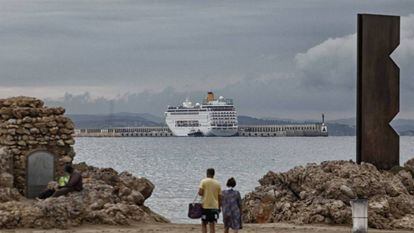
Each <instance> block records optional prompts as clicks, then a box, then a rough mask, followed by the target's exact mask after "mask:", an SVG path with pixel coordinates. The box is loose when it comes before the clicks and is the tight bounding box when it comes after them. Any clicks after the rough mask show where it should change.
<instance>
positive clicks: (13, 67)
mask: <svg viewBox="0 0 414 233" xmlns="http://www.w3.org/2000/svg"><path fill="white" fill-rule="evenodd" d="M412 9H414V2H407V1H404V0H402V1H398V0H397V1H393V2H392V3H390V1H386V0H378V1H366V2H363V3H362V2H360V1H349V0H343V1H335V2H332V1H322V0H317V1H313V2H312V3H310V2H307V1H272V0H264V1H260V2H252V1H244V0H241V1H237V4H236V2H234V1H219V0H217V1H216V0H213V1H208V2H205V1H204V2H191V1H185V0H178V1H174V2H170V1H123V2H114V1H107V0H99V1H97V0H91V1H81V0H70V1H66V0H62V1H59V2H53V1H42V4H35V3H33V2H32V1H27V0H22V1H13V0H5V1H2V6H1V7H0V33H1V35H2V36H1V37H0V82H1V86H0V95H1V96H2V97H5V96H10V95H34V96H37V97H41V98H47V100H48V103H50V104H53V105H63V106H65V107H67V108H68V111H69V112H72V113H82V112H84V113H94V112H99V113H108V112H109V111H110V110H111V107H110V106H111V105H114V111H132V112H150V113H154V114H157V115H161V114H162V113H163V111H164V110H165V108H166V106H167V105H176V104H179V103H180V102H181V101H182V100H183V99H184V98H185V97H186V96H190V97H192V99H193V100H194V101H197V100H201V99H202V98H203V96H204V94H205V92H206V91H208V90H213V91H215V92H216V93H217V94H219V95H224V96H226V97H233V98H234V99H235V102H236V104H237V105H238V109H239V111H240V113H242V114H249V115H256V116H279V117H293V118H302V119H303V118H317V117H319V113H321V112H326V113H327V116H328V117H332V118H334V117H345V116H352V115H354V112H355V79H356V67H355V66H356V61H355V57H356V54H355V53H356V48H355V40H356V39H355V35H354V34H353V33H354V31H355V23H356V13H358V12H366V11H368V10H369V11H373V12H378V13H393V14H401V15H407V14H408V13H412ZM413 20H414V19H413V16H412V15H410V16H408V17H403V18H402V40H401V46H400V50H399V51H397V52H398V55H397V57H396V60H397V62H398V64H399V65H400V67H401V84H402V85H401V86H402V89H404V90H412V89H413V88H414V86H413V82H412V81H410V80H411V79H410V78H409V77H408V76H409V75H410V74H413V73H414V71H413V69H414V68H413V67H414V66H412V65H411V63H412V62H411V61H413V56H414V54H413V51H414V50H413V46H414V45H413V44H414V43H413V34H414V32H413V31H414V29H413V25H414V22H413ZM327 38H328V39H327ZM62 93H68V94H66V95H65V96H64V97H62V95H63V94H62ZM407 93H408V92H404V91H403V90H402V98H404V99H408V98H406V96H405V95H408V96H410V95H411V94H410V93H408V94H407ZM403 101H404V100H402V102H403ZM407 106H408V105H407ZM413 112H414V111H413ZM413 116H414V115H413Z"/></svg>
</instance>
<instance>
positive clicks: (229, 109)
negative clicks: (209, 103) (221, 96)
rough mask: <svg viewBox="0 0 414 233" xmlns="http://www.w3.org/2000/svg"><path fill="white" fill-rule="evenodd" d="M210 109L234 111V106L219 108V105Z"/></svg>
mask: <svg viewBox="0 0 414 233" xmlns="http://www.w3.org/2000/svg"><path fill="white" fill-rule="evenodd" d="M209 109H210V110H211V111H217V112H223V111H234V108H229V107H225V108H217V107H214V108H212V107H209Z"/></svg>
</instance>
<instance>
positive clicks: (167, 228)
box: [0, 223, 412, 233]
mask: <svg viewBox="0 0 414 233" xmlns="http://www.w3.org/2000/svg"><path fill="white" fill-rule="evenodd" d="M222 231H223V225H221V224H220V225H218V228H217V232H222ZM0 232H2V233H3V232H4V233H97V232H102V233H146V232H170V233H190V232H191V233H193V232H200V226H199V225H196V224H137V225H132V226H105V225H99V226H95V225H85V226H81V227H76V228H70V229H65V230H59V229H50V230H39V229H18V230H0ZM240 232H246V233H253V232H258V233H265V232H266V233H270V232H277V233H313V232H335V233H349V232H351V229H350V227H346V226H326V225H293V224H287V223H272V224H246V225H245V227H244V229H243V230H242V231H240ZM369 232H370V233H372V232H377V233H397V232H398V233H412V231H389V230H375V229H369Z"/></svg>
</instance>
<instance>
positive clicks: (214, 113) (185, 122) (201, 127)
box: [165, 92, 238, 137]
mask: <svg viewBox="0 0 414 233" xmlns="http://www.w3.org/2000/svg"><path fill="white" fill-rule="evenodd" d="M165 122H166V124H167V126H168V127H169V128H170V130H171V132H172V133H173V135H174V136H219V137H229V136H234V135H236V134H237V132H238V126H237V112H236V108H235V107H234V105H233V100H232V99H226V98H224V97H223V96H220V97H219V98H218V99H216V98H215V97H214V93H213V92H208V94H207V97H206V98H205V99H204V100H203V103H202V104H200V103H196V104H193V103H192V102H191V101H189V100H188V99H186V100H185V101H184V102H183V103H182V105H180V106H178V107H171V106H168V110H167V111H166V112H165Z"/></svg>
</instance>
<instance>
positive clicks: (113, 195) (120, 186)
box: [0, 164, 168, 229]
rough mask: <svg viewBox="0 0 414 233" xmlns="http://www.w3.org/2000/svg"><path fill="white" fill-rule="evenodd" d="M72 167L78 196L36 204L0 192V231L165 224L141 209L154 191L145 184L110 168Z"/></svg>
mask: <svg viewBox="0 0 414 233" xmlns="http://www.w3.org/2000/svg"><path fill="white" fill-rule="evenodd" d="M74 166H75V168H76V170H78V171H79V172H81V173H82V176H83V179H84V190H83V191H81V192H74V193H70V194H69V195H67V196H61V197H58V198H49V199H46V200H42V201H36V200H29V199H26V198H24V197H23V196H21V195H20V194H19V192H18V191H17V190H16V189H14V188H8V189H5V188H0V229H1V228H68V227H73V226H79V225H81V224H83V223H89V224H110V225H129V224H131V223H136V222H142V223H156V222H160V223H164V222H168V220H167V219H165V218H163V217H162V216H160V215H158V214H156V213H154V212H152V211H151V210H150V209H149V208H148V207H146V206H145V205H144V202H145V200H146V199H147V198H149V197H150V196H151V194H152V192H153V190H154V185H153V184H152V183H151V182H150V181H149V180H147V179H145V178H138V177H135V176H133V175H131V174H130V173H128V172H122V173H118V172H116V171H115V170H113V169H111V168H95V167H91V166H88V165H86V164H77V165H74ZM51 185H53V184H51Z"/></svg>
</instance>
